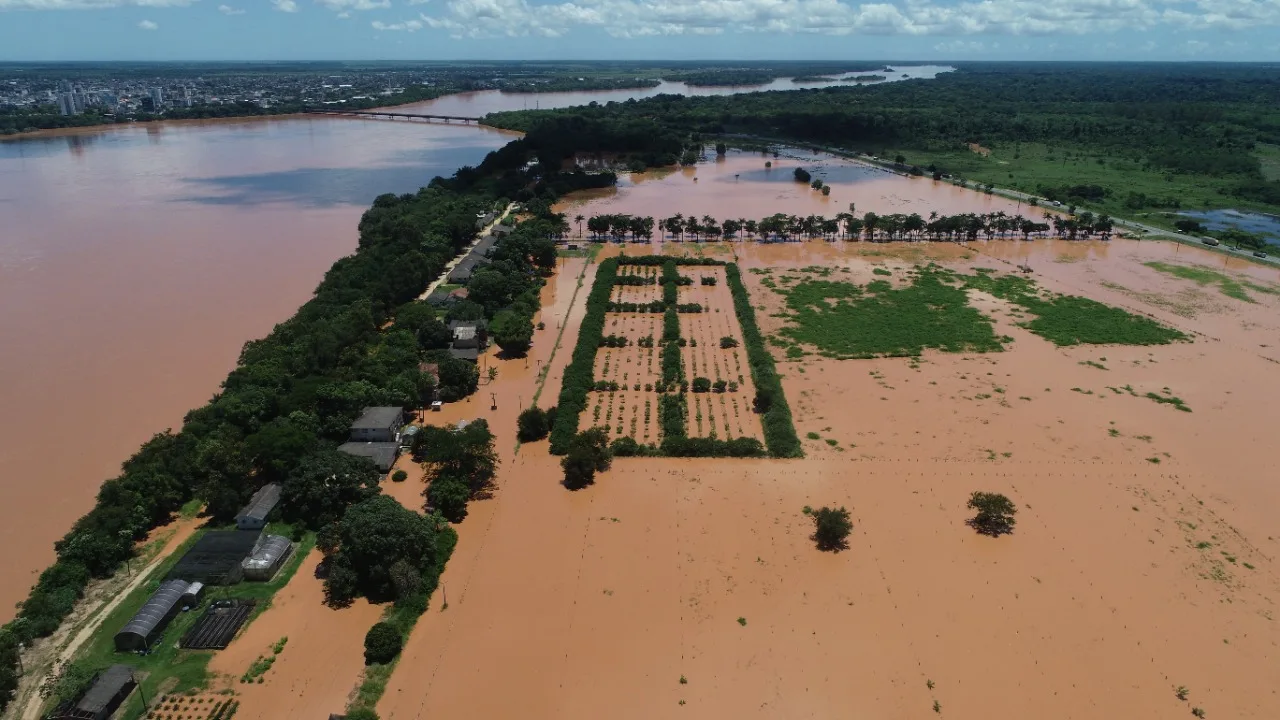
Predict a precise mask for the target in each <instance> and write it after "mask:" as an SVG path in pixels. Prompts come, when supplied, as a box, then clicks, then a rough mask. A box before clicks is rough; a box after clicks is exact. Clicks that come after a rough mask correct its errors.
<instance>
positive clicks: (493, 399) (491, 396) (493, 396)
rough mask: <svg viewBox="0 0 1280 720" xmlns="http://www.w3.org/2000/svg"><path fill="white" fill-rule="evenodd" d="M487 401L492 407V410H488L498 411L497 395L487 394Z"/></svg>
mask: <svg viewBox="0 0 1280 720" xmlns="http://www.w3.org/2000/svg"><path fill="white" fill-rule="evenodd" d="M489 399H490V400H492V401H493V407H492V408H490V409H491V410H497V409H498V394H497V393H489Z"/></svg>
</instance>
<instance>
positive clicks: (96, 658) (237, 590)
mask: <svg viewBox="0 0 1280 720" xmlns="http://www.w3.org/2000/svg"><path fill="white" fill-rule="evenodd" d="M208 529H211V528H204V529H201V530H199V531H197V532H196V533H194V534H193V535H192V536H191V537H190V538H188V539H187V541H186V542H184V543H183V544H182V545H181V546H179V547H178V548H177V549H176V550H175V551H174V552H173V553H171V554H170V555H169V556H168V557H166V558H165V559H164V560H163V561H162V562H161V563H160V564H159V565H158V566H157V567H156V569H155V570H154V571H152V573H151V574H150V575H149V576H148V578H147V580H146V581H145V582H143V583H142V584H140V585H139V586H138V588H137V589H136V590H134V591H133V592H132V593H130V594H129V595H128V596H127V597H126V598H125V599H124V600H123V601H122V602H121V603H120V604H119V605H118V606H116V608H115V610H113V611H112V612H111V613H110V614H109V615H108V616H107V617H106V619H105V620H104V621H103V623H102V625H101V626H100V627H99V628H98V631H97V632H96V633H94V635H93V637H92V638H90V640H89V641H88V642H87V643H85V645H84V647H83V648H82V649H81V652H80V653H79V654H78V655H77V656H76V657H75V658H74V662H75V663H76V664H78V665H82V666H83V667H86V668H88V669H90V670H93V671H97V670H101V669H103V668H106V667H108V666H110V665H114V664H116V663H121V664H125V665H130V666H132V667H134V668H135V669H136V671H137V677H138V678H139V679H140V680H141V685H142V689H143V692H144V693H145V694H146V696H147V697H148V698H154V697H156V696H157V695H158V694H159V693H160V688H161V687H162V686H163V687H164V691H165V692H170V693H172V692H185V691H187V690H198V689H201V688H204V687H205V686H206V684H207V682H208V679H209V674H208V666H209V660H210V659H211V658H212V657H213V651H210V650H183V649H181V648H179V647H178V640H179V639H180V638H181V637H182V636H183V635H184V634H186V632H187V630H189V629H190V628H191V626H192V625H194V624H195V623H196V621H197V620H198V619H199V618H200V616H201V615H203V614H204V608H205V607H207V606H208V604H209V603H210V602H212V601H214V600H220V599H224V598H236V599H253V600H257V601H258V603H257V606H256V607H255V608H254V611H253V614H252V615H250V616H249V619H248V621H247V622H246V623H245V627H247V626H248V625H249V623H251V622H253V621H254V619H255V618H257V617H258V616H259V615H261V614H262V613H263V612H264V611H266V609H267V608H269V607H270V606H271V598H272V597H273V596H274V595H275V594H276V592H278V591H279V590H280V588H282V587H284V586H285V585H286V584H288V582H289V580H290V579H291V578H292V577H293V576H294V574H295V573H297V572H298V568H299V567H300V566H301V565H302V562H303V560H304V559H306V557H307V555H308V554H309V553H310V552H311V549H312V548H314V547H315V544H316V537H315V533H311V532H308V533H306V534H305V535H303V537H302V540H301V541H299V542H298V543H296V548H295V550H294V553H293V555H292V556H290V558H289V560H288V562H286V563H285V565H284V567H282V568H280V571H279V572H278V573H276V576H275V577H274V578H272V579H271V580H270V581H269V582H265V583H261V582H241V583H239V584H238V585H232V586H229V587H210V588H209V589H208V591H207V592H206V594H205V599H204V601H203V603H202V604H201V607H200V608H197V609H196V610H194V611H190V612H183V613H178V615H177V616H176V617H174V619H173V621H172V622H170V623H169V626H168V627H167V628H166V629H165V632H164V635H163V636H162V637H161V638H160V639H159V640H157V641H156V643H155V648H154V649H153V650H152V652H151V653H150V654H148V655H138V654H135V653H118V652H116V646H115V634H116V632H117V631H119V630H120V628H121V627H123V626H124V625H125V623H127V622H128V621H129V620H130V618H132V617H133V616H134V614H136V613H137V612H138V610H139V609H141V607H142V606H143V605H144V604H145V603H146V601H147V599H148V598H150V597H151V595H152V593H154V592H155V591H156V589H157V588H159V586H160V583H161V581H163V580H164V577H165V575H166V574H168V572H169V571H170V570H171V569H172V568H173V566H174V565H176V564H177V562H178V560H179V559H181V557H182V555H183V554H184V553H185V552H186V551H187V550H188V549H190V547H191V546H192V545H194V544H195V542H196V540H198V539H199V538H200V536H201V535H203V534H204V532H205V531H206V530H208ZM267 532H268V533H270V534H272V535H283V536H285V537H291V536H292V534H293V528H292V526H290V525H288V524H285V523H272V524H271V525H269V526H268V527H267ZM249 670H250V668H245V671H246V672H247V671H249ZM144 676H145V679H144ZM255 677H257V676H255ZM142 714H143V708H142V701H141V699H140V698H139V695H138V694H137V693H135V694H133V695H131V696H130V698H129V700H128V701H127V702H126V703H125V705H124V709H123V710H122V712H121V714H120V715H119V716H118V717H119V718H121V719H122V720H133V719H134V718H139V717H142Z"/></svg>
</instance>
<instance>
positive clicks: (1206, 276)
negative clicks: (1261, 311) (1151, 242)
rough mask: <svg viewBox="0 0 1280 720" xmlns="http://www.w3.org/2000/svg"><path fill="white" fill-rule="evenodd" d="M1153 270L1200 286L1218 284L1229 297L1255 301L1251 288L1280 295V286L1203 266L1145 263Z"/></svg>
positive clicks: (1266, 293) (1255, 290) (1220, 289)
mask: <svg viewBox="0 0 1280 720" xmlns="http://www.w3.org/2000/svg"><path fill="white" fill-rule="evenodd" d="M1143 264H1144V265H1146V266H1147V267H1149V268H1151V269H1152V270H1156V271H1159V272H1162V273H1165V274H1166V275H1172V276H1174V277H1176V278H1181V279H1183V280H1190V281H1191V282H1194V283H1195V284H1197V285H1199V286H1200V287H1205V286H1206V285H1217V286H1218V291H1219V292H1221V293H1222V294H1223V295H1226V296H1227V297H1231V298H1235V299H1237V300H1243V301H1245V302H1249V303H1251V302H1255V300H1254V299H1253V297H1252V296H1251V295H1249V292H1248V291H1250V290H1252V291H1253V292H1258V293H1263V294H1265V295H1280V287H1277V286H1275V285H1259V284H1258V283H1255V282H1251V281H1249V280H1245V279H1242V278H1235V277H1232V276H1230V275H1227V274H1224V273H1220V272H1218V271H1217V270H1210V269H1209V268H1203V267H1191V266H1189V265H1172V264H1169V263H1163V262H1149V263H1143Z"/></svg>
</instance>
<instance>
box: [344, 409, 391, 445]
mask: <svg viewBox="0 0 1280 720" xmlns="http://www.w3.org/2000/svg"><path fill="white" fill-rule="evenodd" d="M402 427H404V408H398V407H367V408H365V409H364V412H362V413H361V414H360V417H358V418H356V421H355V422H353V423H351V441H352V442H395V441H396V438H397V437H398V436H399V434H400V428H402Z"/></svg>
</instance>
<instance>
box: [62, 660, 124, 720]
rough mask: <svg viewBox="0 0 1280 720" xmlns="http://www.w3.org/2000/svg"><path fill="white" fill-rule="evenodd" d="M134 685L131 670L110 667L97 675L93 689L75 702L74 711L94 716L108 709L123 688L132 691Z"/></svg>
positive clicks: (117, 666) (121, 667)
mask: <svg viewBox="0 0 1280 720" xmlns="http://www.w3.org/2000/svg"><path fill="white" fill-rule="evenodd" d="M134 685H135V683H134V681H133V668H131V667H129V666H128V665H112V666H111V667H109V668H107V669H106V670H103V671H102V672H101V673H99V674H98V677H97V679H96V680H94V681H93V687H91V688H89V691H88V692H86V693H85V694H84V696H83V697H81V698H80V700H79V701H77V702H76V709H77V710H79V711H81V712H87V713H94V714H95V715H96V714H98V713H100V712H102V711H103V710H106V709H107V708H108V707H110V706H111V704H112V702H114V701H115V700H116V698H117V697H118V696H119V695H120V693H121V692H123V691H124V689H125V688H128V689H130V690H132V689H133V686H134Z"/></svg>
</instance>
